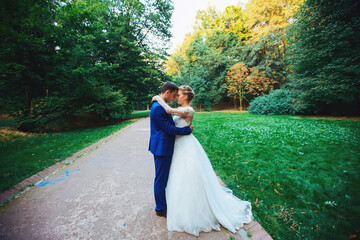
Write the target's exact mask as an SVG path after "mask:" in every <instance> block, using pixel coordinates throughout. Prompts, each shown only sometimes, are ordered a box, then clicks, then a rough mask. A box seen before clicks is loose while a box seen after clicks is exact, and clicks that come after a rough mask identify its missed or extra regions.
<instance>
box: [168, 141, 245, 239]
mask: <svg viewBox="0 0 360 240" xmlns="http://www.w3.org/2000/svg"><path fill="white" fill-rule="evenodd" d="M166 202H167V227H168V230H169V231H178V232H187V233H190V234H193V235H195V236H198V235H199V232H201V231H204V232H209V231H211V230H212V229H215V230H220V225H219V224H221V225H222V226H223V227H225V228H227V229H228V230H229V231H231V232H235V231H236V230H238V229H239V228H241V227H242V226H243V224H244V223H249V222H251V220H252V213H251V204H250V202H247V201H242V200H240V199H238V198H237V197H235V196H234V195H233V194H232V191H231V190H230V189H227V188H225V187H222V186H221V185H220V184H219V181H218V179H217V177H216V174H215V172H214V170H213V168H212V166H211V163H210V161H209V159H208V157H207V155H206V153H205V151H204V149H203V148H202V146H201V144H200V143H199V141H198V140H197V139H196V138H195V137H194V136H193V135H192V134H190V135H185V136H177V137H176V141H175V146H174V155H173V158H172V162H171V167H170V173H169V180H168V184H167V187H166Z"/></svg>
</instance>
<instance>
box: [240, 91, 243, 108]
mask: <svg viewBox="0 0 360 240" xmlns="http://www.w3.org/2000/svg"><path fill="white" fill-rule="evenodd" d="M242 100H243V91H242V90H240V94H239V101H240V107H239V109H240V111H242V110H243V105H242Z"/></svg>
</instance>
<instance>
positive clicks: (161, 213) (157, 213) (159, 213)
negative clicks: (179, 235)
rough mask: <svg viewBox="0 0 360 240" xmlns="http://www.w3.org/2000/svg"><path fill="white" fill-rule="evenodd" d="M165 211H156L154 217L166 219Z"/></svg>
mask: <svg viewBox="0 0 360 240" xmlns="http://www.w3.org/2000/svg"><path fill="white" fill-rule="evenodd" d="M166 212H167V211H166V209H165V210H162V211H158V212H156V216H159V217H165V218H166Z"/></svg>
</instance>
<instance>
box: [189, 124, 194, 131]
mask: <svg viewBox="0 0 360 240" xmlns="http://www.w3.org/2000/svg"><path fill="white" fill-rule="evenodd" d="M190 128H191V132H192V131H194V126H193V125H192V124H191V125H190Z"/></svg>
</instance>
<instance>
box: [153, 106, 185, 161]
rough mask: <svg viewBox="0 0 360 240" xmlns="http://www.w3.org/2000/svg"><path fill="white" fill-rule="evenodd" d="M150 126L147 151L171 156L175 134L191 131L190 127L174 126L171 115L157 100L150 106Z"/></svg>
mask: <svg viewBox="0 0 360 240" xmlns="http://www.w3.org/2000/svg"><path fill="white" fill-rule="evenodd" d="M150 128H151V129H150V131H151V132H150V143H149V151H150V152H151V153H152V154H154V155H157V156H172V155H173V152H174V143H175V136H176V135H188V134H190V133H191V128H190V127H184V128H178V127H175V123H174V120H173V118H172V117H171V115H170V114H167V113H166V111H165V109H164V108H163V107H162V106H161V105H160V104H159V103H158V102H154V103H153V105H152V107H151V111H150Z"/></svg>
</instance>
